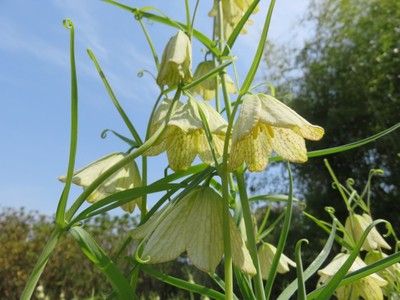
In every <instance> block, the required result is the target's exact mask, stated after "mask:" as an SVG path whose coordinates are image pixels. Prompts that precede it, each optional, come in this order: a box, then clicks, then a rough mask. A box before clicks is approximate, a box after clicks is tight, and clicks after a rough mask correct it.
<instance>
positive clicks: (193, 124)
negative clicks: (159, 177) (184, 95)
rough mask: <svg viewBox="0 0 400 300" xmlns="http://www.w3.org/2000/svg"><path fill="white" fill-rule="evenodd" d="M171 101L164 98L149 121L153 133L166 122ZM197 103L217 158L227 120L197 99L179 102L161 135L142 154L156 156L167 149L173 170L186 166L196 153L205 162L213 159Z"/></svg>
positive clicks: (222, 142) (180, 169) (179, 169)
mask: <svg viewBox="0 0 400 300" xmlns="http://www.w3.org/2000/svg"><path fill="white" fill-rule="evenodd" d="M170 103H171V102H170V101H164V102H163V103H162V104H161V105H160V107H159V109H158V110H157V112H156V114H155V117H154V120H153V122H152V127H151V128H152V130H151V131H152V133H154V132H155V130H157V128H159V127H160V126H161V124H162V123H163V122H165V116H166V114H167V111H168V109H169V106H170ZM198 106H199V107H200V108H201V110H202V112H203V113H204V115H205V117H206V120H207V121H208V126H209V128H210V131H211V134H212V139H213V143H214V149H215V155H216V156H217V158H218V157H220V156H222V153H223V147H224V146H223V145H224V139H225V134H226V128H227V122H226V121H225V120H224V119H223V118H222V117H221V115H220V114H219V113H218V112H217V111H216V110H215V109H214V108H213V107H212V106H210V105H209V104H207V103H205V102H201V101H199V102H196V101H195V100H194V99H189V101H188V102H187V103H186V104H179V105H178V107H177V109H176V111H175V113H174V114H173V116H172V117H171V119H170V120H169V122H168V125H167V129H166V130H165V132H164V134H163V135H162V136H161V137H160V138H159V139H158V141H156V143H155V144H154V145H153V146H152V147H150V149H149V150H148V151H146V152H145V155H149V156H152V155H158V154H160V153H161V152H163V151H167V157H168V162H169V165H170V167H171V169H173V170H174V171H182V170H186V169H187V168H189V167H190V165H191V164H192V162H193V160H194V159H195V157H196V155H199V157H200V159H201V160H202V161H203V162H204V163H207V164H211V163H212V162H213V161H214V160H213V156H212V152H211V147H210V145H209V142H208V140H207V136H206V132H205V130H204V125H203V121H202V119H201V116H200V113H199V107H198Z"/></svg>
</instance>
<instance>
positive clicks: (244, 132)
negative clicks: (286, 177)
mask: <svg viewBox="0 0 400 300" xmlns="http://www.w3.org/2000/svg"><path fill="white" fill-rule="evenodd" d="M323 134H324V129H323V128H321V127H319V126H315V125H312V124H310V123H309V122H308V121H307V120H305V119H303V118H302V117H301V116H299V115H298V114H297V113H296V112H295V111H294V110H292V109H291V108H289V107H288V106H286V105H285V104H283V103H282V102H280V101H279V100H277V99H275V98H274V97H272V96H269V95H264V94H257V95H248V96H245V97H244V99H243V104H242V107H241V110H240V113H239V117H238V119H237V121H236V123H235V125H234V127H233V132H232V147H231V152H230V159H229V169H230V170H234V169H236V168H237V167H239V166H241V165H242V164H243V163H244V162H246V165H247V168H248V169H249V171H251V172H260V171H262V170H264V169H265V167H266V166H267V164H268V159H269V156H270V155H271V153H272V151H275V153H276V154H278V155H279V156H281V157H282V158H283V159H284V160H287V161H290V162H299V163H302V162H305V161H307V149H306V146H305V141H304V139H308V140H313V141H317V140H319V139H321V138H322V136H323Z"/></svg>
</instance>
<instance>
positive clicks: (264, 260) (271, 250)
mask: <svg viewBox="0 0 400 300" xmlns="http://www.w3.org/2000/svg"><path fill="white" fill-rule="evenodd" d="M275 253H276V248H275V246H273V245H271V244H269V243H264V242H262V243H261V245H260V247H258V257H259V259H260V268H261V275H262V278H263V279H265V280H267V279H268V274H269V270H270V268H271V264H272V260H273V259H274V256H275ZM289 265H290V266H292V267H296V263H295V262H294V261H292V260H291V259H290V258H289V257H287V256H286V255H284V254H283V253H282V254H281V257H280V258H279V264H278V270H277V271H278V273H280V274H284V273H287V272H289Z"/></svg>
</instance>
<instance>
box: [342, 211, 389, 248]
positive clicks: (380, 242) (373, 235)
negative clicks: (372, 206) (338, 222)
mask: <svg viewBox="0 0 400 300" xmlns="http://www.w3.org/2000/svg"><path fill="white" fill-rule="evenodd" d="M371 223H372V219H371V217H370V215H368V214H366V213H364V214H362V215H359V214H352V215H351V217H348V218H347V219H346V224H345V228H346V230H347V232H348V233H349V234H351V235H352V236H353V239H354V242H356V243H357V242H358V241H359V240H360V238H361V236H362V234H363V233H364V231H365V229H367V227H368V225H370V224H371ZM344 240H345V241H346V242H349V240H348V238H347V236H344ZM379 247H382V248H385V249H391V247H390V246H389V244H388V243H387V242H386V241H385V239H384V238H383V237H382V236H381V235H380V234H379V232H378V230H377V229H376V227H373V228H372V229H371V231H370V232H369V234H368V235H367V238H366V239H365V242H364V244H363V245H362V248H361V250H366V251H372V250H376V249H378V248H379Z"/></svg>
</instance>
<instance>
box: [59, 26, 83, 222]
mask: <svg viewBox="0 0 400 300" xmlns="http://www.w3.org/2000/svg"><path fill="white" fill-rule="evenodd" d="M63 25H64V27H65V28H67V29H69V32H70V55H69V56H70V66H71V137H70V147H69V160H68V169H67V179H66V183H65V186H64V190H63V192H62V195H61V198H60V201H59V202H58V205H57V210H56V224H58V225H59V226H61V227H62V226H64V225H65V210H66V207H67V201H68V195H69V191H70V189H71V184H72V176H73V173H74V166H75V157H76V149H77V145H78V81H77V78H76V66H75V30H74V24H73V23H72V21H71V20H69V19H65V20H64V21H63Z"/></svg>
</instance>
